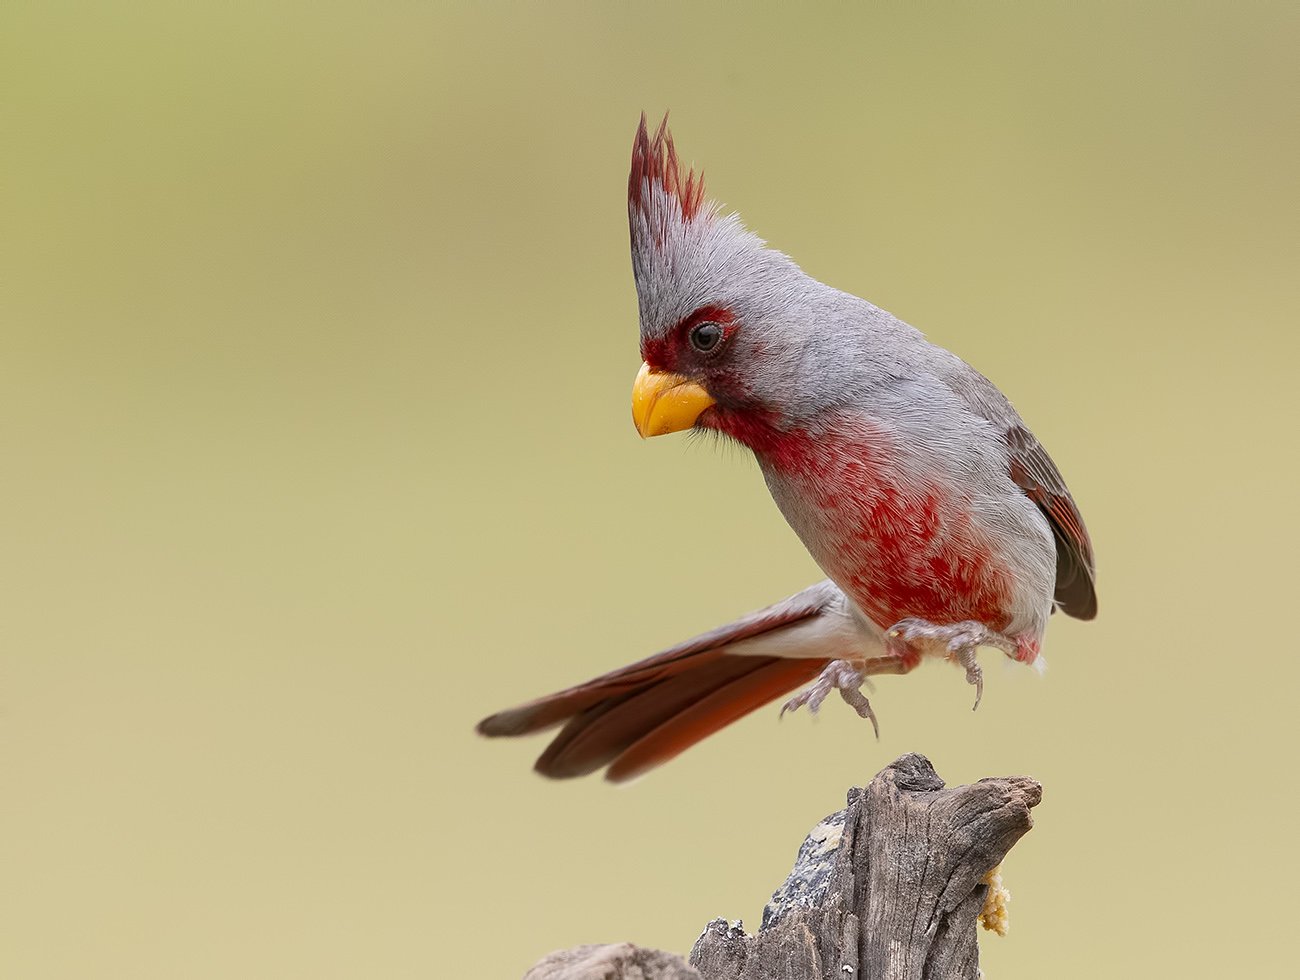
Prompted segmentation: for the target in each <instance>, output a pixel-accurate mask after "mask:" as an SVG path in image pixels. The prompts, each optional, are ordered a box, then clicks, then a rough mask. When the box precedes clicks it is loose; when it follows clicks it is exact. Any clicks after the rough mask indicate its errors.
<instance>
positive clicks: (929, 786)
mask: <svg viewBox="0 0 1300 980" xmlns="http://www.w3.org/2000/svg"><path fill="white" fill-rule="evenodd" d="M1041 798H1042V789H1041V787H1040V786H1039V785H1038V783H1036V782H1034V780H1032V779H1029V778H1027V777H1025V776H1008V777H1004V778H1000V779H982V780H980V781H979V782H978V783H975V784H973V785H971V786H958V787H955V788H953V789H945V788H944V785H943V780H941V779H940V778H939V776H938V774H937V773H935V771H934V767H933V766H931V765H930V762H929V760H928V759H926V758H925V757H924V756H921V755H915V754H911V755H905V756H903V757H902V758H900V759H898V760H897V761H895V762H893V763H892V764H891V765H889V766H887V767H886V768H885V769H883V770H881V772H880V773H879V774H878V775H877V776H876V777H875V779H873V780H872V781H871V783H870V784H869V785H867V786H866V787H865V788H854V789H852V790H850V791H849V796H848V806H847V807H846V808H845V809H843V810H840V811H839V812H837V813H833V814H831V815H830V816H829V817H827V818H826V819H825V820H823V821H822V822H821V823H819V824H818V825H817V826H816V827H814V828H813V830H812V832H811V833H810V834H809V835H808V838H807V839H806V840H805V841H804V843H803V846H802V847H801V848H800V849H799V856H798V858H797V859H796V861H795V866H794V870H793V871H791V872H790V876H789V877H788V878H787V879H786V881H785V884H783V885H782V886H781V887H780V888H779V889H777V891H776V893H775V894H774V895H773V896H772V900H771V901H770V902H768V904H767V907H766V908H765V909H764V910H763V921H762V924H761V925H760V926H759V930H758V932H757V933H755V934H754V935H752V936H751V935H749V934H747V933H746V932H745V931H744V929H743V928H742V927H741V925H740V923H736V924H735V925H731V926H729V925H728V924H727V922H726V920H724V919H715V920H713V921H712V922H710V923H709V924H708V925H707V926H705V928H704V932H703V934H702V935H701V936H700V938H699V939H698V940H697V941H696V943H695V948H694V949H693V950H692V951H691V957H690V967H687V966H686V964H685V963H683V962H682V961H681V959H680V958H679V957H675V956H672V954H667V953H660V952H658V951H655V950H642V949H640V948H638V947H634V946H628V945H622V946H595V947H581V948H580V949H578V950H569V951H566V952H564V953H559V954H552V956H550V957H547V958H546V959H545V960H543V961H542V962H541V963H538V964H537V966H535V967H534V968H533V969H532V970H530V971H529V972H528V974H527V975H526V977H525V980H544V978H545V980H688V978H693V977H695V976H698V977H700V978H701V980H813V978H824V980H831V978H834V980H854V978H858V977H868V978H876V977H881V978H888V980H958V978H960V980H975V978H977V977H978V976H979V947H978V945H977V943H976V938H975V929H976V924H977V921H978V920H979V919H980V917H981V913H985V918H986V921H987V919H988V913H987V912H986V910H985V902H986V899H987V898H988V892H989V884H988V881H989V876H990V874H991V873H992V872H993V871H994V869H995V868H996V867H997V866H998V864H999V863H1001V861H1002V858H1003V857H1004V856H1005V855H1006V853H1007V851H1009V850H1010V849H1011V847H1012V845H1013V844H1015V842H1016V841H1017V840H1019V839H1020V838H1021V836H1023V835H1024V833H1025V832H1026V831H1027V830H1029V828H1030V827H1031V826H1033V821H1032V820H1031V818H1030V815H1029V811H1030V808H1031V807H1034V806H1035V805H1037V803H1038V801H1039V800H1040V799H1041ZM990 924H991V925H992V926H996V925H997V923H996V922H994V923H990ZM692 968H693V969H692Z"/></svg>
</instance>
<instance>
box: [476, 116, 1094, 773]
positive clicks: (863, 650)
mask: <svg viewBox="0 0 1300 980" xmlns="http://www.w3.org/2000/svg"><path fill="white" fill-rule="evenodd" d="M628 217H629V220H630V223H631V232H632V268H633V272H634V275H635V278H636V288H637V297H638V300H639V306H640V319H641V354H642V357H643V358H644V361H645V363H644V364H643V365H642V366H641V371H640V373H639V374H638V375H637V378H636V383H635V386H634V387H633V391H632V417H633V420H634V422H635V423H636V427H637V430H638V431H639V432H640V433H641V435H642V436H643V437H648V436H655V435H661V434H663V433H668V432H676V431H679V430H682V429H688V428H691V427H700V428H707V429H712V430H714V431H716V432H719V433H722V434H723V435H725V436H728V437H730V438H732V439H734V440H736V441H737V442H740V443H742V444H743V445H745V446H747V447H748V448H749V449H751V450H752V451H753V453H754V455H755V457H756V458H757V460H758V463H759V466H760V467H761V469H762V472H763V476H764V478H765V479H766V481H767V485H768V488H769V489H770V491H771V493H772V497H773V498H774V499H775V500H776V503H777V506H778V507H779V508H780V510H781V512H782V513H783V514H784V515H785V518H786V520H787V521H788V522H789V523H790V526H791V527H792V528H793V529H794V530H795V532H796V533H797V534H798V535H799V537H800V538H801V539H802V540H803V543H804V544H805V546H807V548H808V550H809V552H810V553H811V554H812V556H813V558H814V559H815V560H816V561H817V563H818V564H819V565H820V566H821V568H822V569H823V570H824V571H825V572H826V574H827V575H828V576H829V580H827V581H824V582H820V583H818V584H817V585H813V586H811V587H810V588H807V589H805V590H804V591H802V592H800V593H798V594H796V595H794V596H791V597H790V598H788V599H786V600H784V601H783V602H780V603H778V604H776V605H775V606H771V607H769V608H768V609H765V610H762V611H760V612H757V613H753V614H752V615H749V616H746V617H744V618H743V619H740V620H738V621H737V622H735V623H732V624H730V625H728V626H723V627H720V628H719V629H716V630H713V631H712V632H709V633H706V634H704V635H702V636H699V637H697V638H695V639H693V640H690V641H688V642H686V643H684V644H682V645H680V646H677V647H674V648H672V649H670V650H667V651H665V652H663V653H660V654H658V655H656V656H653V657H649V658H648V659H646V660H642V661H639V662H638V663H634V664H631V665H629V666H627V667H623V668H620V669H619V670H615V671H613V672H611V673H608V674H605V675H603V676H601V677H597V678H595V679H594V680H591V681H588V682H587V683H585V684H580V685H578V686H577V687H573V688H569V689H568V690H564V691H560V692H558V693H556V694H552V695H549V696H547V697H543V698H539V699H538V700H536V701H531V702H529V703H527V704H524V705H521V706H519V707H517V708H512V709H509V710H507V711H502V712H499V713H497V714H495V715H492V716H491V717H489V718H486V719H484V720H483V721H482V722H480V723H479V726H478V730H479V731H480V732H481V733H483V734H485V735H524V734H528V733H530V732H535V731H540V730H542V729H545V728H548V727H551V726H553V725H557V724H560V723H565V724H564V728H563V729H562V730H561V731H560V732H559V733H558V734H557V735H556V736H555V738H554V739H553V740H552V742H551V743H550V745H549V746H548V747H547V749H546V751H545V752H544V753H543V754H542V756H541V757H540V758H539V759H538V760H537V765H536V768H537V771H538V772H540V773H542V774H543V775H546V776H551V777H567V776H578V775H583V774H585V773H589V772H593V771H595V770H597V769H599V768H601V767H602V766H606V765H608V767H609V769H608V772H607V774H606V776H607V778H609V779H611V780H615V781H617V780H623V779H627V778H630V777H632V776H635V775H637V774H639V773H642V772H645V771H646V770H647V769H650V768H652V767H653V766H656V765H658V764H660V763H662V762H664V761H666V760H667V759H670V758H672V757H673V756H675V755H677V754H678V753H679V752H681V751H683V750H684V749H686V748H688V747H689V746H691V745H693V744H694V743H696V742H697V741H699V740H700V739H702V738H704V737H705V736H707V735H709V734H711V733H712V732H715V731H717V730H718V729H719V728H722V727H723V726H725V725H727V724H729V723H731V722H732V721H735V720H736V719H737V718H740V717H741V716H742V715H745V714H747V713H749V712H750V711H753V710H754V709H755V708H758V707H760V706H761V705H764V704H766V703H768V702H770V701H772V700H774V699H776V698H778V697H780V696H781V695H782V694H785V693H787V692H788V691H790V690H792V689H793V688H795V687H797V686H799V685H800V684H805V683H807V682H809V681H811V682H812V684H811V686H809V687H808V688H807V689H806V690H804V691H803V692H802V693H801V694H798V695H796V696H795V697H793V698H791V699H790V700H789V701H787V703H786V708H788V709H792V708H798V707H800V706H802V705H807V706H808V707H809V709H810V710H816V708H817V707H818V706H819V705H820V704H821V702H822V701H823V700H824V699H825V697H826V696H827V694H828V693H829V692H830V691H832V690H839V691H840V693H841V695H842V696H843V697H844V699H845V700H846V701H847V702H849V703H850V704H851V705H853V706H854V707H855V708H856V709H857V710H858V712H859V713H860V714H862V715H863V716H864V717H867V718H870V719H871V721H872V723H873V725H874V724H875V717H874V715H873V713H872V710H871V706H870V704H869V702H868V701H867V699H866V697H865V696H864V695H863V694H862V693H861V690H860V688H861V686H862V684H863V681H864V680H865V678H866V677H867V676H868V675H872V674H883V673H896V674H901V673H906V672H907V671H909V670H911V669H912V668H913V667H915V666H916V664H917V663H918V662H919V661H920V660H921V658H922V657H923V656H925V655H927V654H933V655H936V656H940V657H943V658H946V659H948V660H951V661H954V662H956V663H958V664H960V665H961V666H963V667H964V668H965V672H966V678H967V680H968V681H969V682H970V683H972V684H974V685H976V698H975V704H976V706H978V704H979V698H980V694H981V693H982V688H983V682H982V675H981V670H980V666H979V664H978V663H977V661H976V658H975V651H976V648H977V647H979V646H993V647H997V648H998V649H1000V650H1002V651H1003V652H1004V653H1006V654H1007V655H1008V656H1009V657H1012V658H1013V659H1015V660H1017V661H1020V662H1022V663H1026V664H1030V663H1034V662H1035V661H1036V660H1037V659H1038V657H1039V650H1040V646H1041V644H1042V640H1043V633H1044V630H1045V628H1046V626H1047V620H1048V617H1049V615H1050V614H1051V613H1052V611H1053V610H1054V609H1061V610H1062V611H1064V612H1066V613H1068V614H1069V615H1071V616H1076V617H1078V618H1080V619H1091V618H1092V617H1093V616H1094V615H1096V611H1097V600H1096V593H1095V588H1094V565H1093V555H1092V546H1091V544H1090V542H1089V539H1088V533H1087V531H1086V530H1085V528H1084V524H1083V519H1082V517H1081V516H1080V515H1079V511H1078V508H1077V507H1076V506H1075V504H1074V501H1073V499H1072V498H1071V496H1070V492H1069V490H1068V489H1067V488H1066V485H1065V482H1064V480H1062V478H1061V475H1060V473H1059V472H1058V470H1057V468H1056V466H1055V464H1053V462H1052V460H1051V458H1050V457H1048V455H1047V452H1046V451H1045V450H1044V449H1043V447H1042V445H1041V444H1040V443H1039V442H1038V440H1037V439H1036V438H1035V437H1034V435H1033V433H1031V432H1030V431H1029V429H1028V428H1027V427H1026V426H1025V424H1024V423H1023V422H1022V421H1021V419H1020V416H1019V415H1018V414H1016V410H1015V409H1014V408H1012V406H1011V404H1010V402H1008V401H1007V399H1006V398H1005V397H1004V396H1003V395H1002V393H1001V392H1000V391H998V389H997V388H996V387H994V386H993V384H992V383H991V382H990V381H988V380H987V379H986V378H985V377H984V376H983V375H981V374H980V373H979V372H977V371H975V370H974V369H973V368H971V367H970V366H969V365H967V364H966V363H965V362H964V361H962V360H961V359H959V358H958V357H956V356H955V355H953V354H951V353H949V352H948V351H946V350H944V349H942V348H940V347H936V346H935V345H934V344H931V343H929V342H928V341H927V340H926V339H925V338H924V337H923V336H922V335H921V333H920V332H919V331H917V330H915V329H914V328H912V327H910V326H908V325H907V324H905V323H903V322H902V321H901V320H899V319H897V318H896V317H894V316H891V315H890V314H889V313H886V312H885V311H883V310H881V309H878V308H877V307H875V306H873V305H871V304H870V303H868V302H866V301H865V300H862V299H859V298H858V297H856V296H851V295H849V294H848V293H843V292H840V291H839V290H837V289H832V288H831V287H829V286H826V285H823V284H822V283H820V282H818V281H817V280H815V279H813V278H811V277H810V276H808V275H806V274H805V273H804V272H803V271H802V270H801V269H799V267H798V266H797V265H795V263H794V262H793V261H791V259H789V258H788V257H787V256H785V255H783V254H782V253H780V252H777V251H775V250H772V249H769V248H767V247H766V246H765V244H764V243H763V242H762V241H761V240H760V239H759V238H757V237H756V236H755V235H753V234H751V233H750V232H748V231H747V230H746V229H745V228H744V227H743V226H742V225H741V223H740V221H739V219H738V218H737V217H736V216H735V215H722V214H721V213H720V212H719V210H718V207H717V206H716V205H715V204H713V203H712V202H709V201H706V199H705V197H704V185H703V179H702V177H701V179H696V177H695V174H694V171H690V172H689V173H687V174H686V176H685V177H684V178H683V176H682V172H681V168H680V166H679V164H678V160H677V154H676V151H675V149H674V146H673V140H672V136H671V135H670V134H669V132H668V129H667V119H666V118H665V120H664V123H663V124H661V125H660V127H659V129H658V131H657V132H656V133H655V135H654V136H653V137H651V136H650V134H649V132H648V131H647V129H646V122H645V117H644V116H642V118H641V126H640V128H639V129H638V131H637V135H636V141H635V143H634V145H633V149H632V171H631V176H630V177H629V180H628ZM783 710H785V709H783Z"/></svg>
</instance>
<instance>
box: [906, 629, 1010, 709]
mask: <svg viewBox="0 0 1300 980" xmlns="http://www.w3.org/2000/svg"><path fill="white" fill-rule="evenodd" d="M886 641H887V642H888V643H889V644H890V645H891V648H895V649H897V650H898V651H900V653H902V654H904V655H906V654H911V655H913V656H914V655H915V652H914V651H915V648H916V645H917V644H920V643H935V644H943V645H944V646H945V647H947V649H948V653H947V656H948V659H949V660H955V661H957V663H959V664H961V665H962V666H963V667H965V668H966V683H968V684H974V685H975V705H974V707H972V708H971V710H972V711H974V710H975V708H978V707H979V706H980V699H981V698H982V697H984V670H983V668H981V667H980V665H979V661H978V660H976V659H975V651H976V650H977V649H978V648H979V647H982V646H989V647H997V648H998V649H999V650H1001V651H1002V652H1003V653H1005V654H1006V655H1007V656H1008V657H1012V658H1015V657H1016V655H1017V652H1018V650H1019V644H1017V643H1016V641H1015V640H1013V639H1011V637H1009V636H1007V635H1006V634H1004V633H999V632H997V631H996V630H991V629H989V628H988V627H987V626H985V625H984V624H983V623H977V622H975V621H974V620H973V619H968V620H965V621H963V622H960V623H949V624H947V625H944V626H939V625H936V624H934V623H931V622H927V621H926V620H924V619H903V620H900V621H899V622H897V623H895V624H894V625H893V626H892V627H891V628H890V629H889V630H888V631H887V633H886Z"/></svg>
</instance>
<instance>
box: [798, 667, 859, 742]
mask: <svg viewBox="0 0 1300 980" xmlns="http://www.w3.org/2000/svg"><path fill="white" fill-rule="evenodd" d="M866 666H867V665H866V664H865V663H864V662H862V661H852V660H832V661H831V662H830V663H828V664H827V665H826V669H825V670H823V671H822V672H821V674H819V675H818V677H817V679H816V680H815V681H813V682H812V684H811V686H809V687H808V689H807V690H805V691H800V692H799V693H798V694H796V695H795V696H794V697H792V698H791V699H790V700H789V701H787V702H786V703H785V704H784V705H783V706H782V707H781V714H782V715H784V714H785V713H786V712H787V711H798V710H799V709H800V708H802V707H803V706H804V705H807V706H808V710H809V711H811V712H813V713H814V714H815V713H816V712H817V709H818V708H820V707H821V706H822V702H823V701H825V700H826V696H827V695H828V694H830V693H831V691H839V692H840V697H842V698H843V699H844V701H845V703H846V704H848V705H849V706H850V707H851V708H852V709H853V710H854V711H856V712H857V713H858V715H859V716H860V717H862V718H865V719H867V721H869V722H871V727H872V729H873V730H874V731H875V733H876V738H880V724H879V722H877V721H876V713H875V712H874V711H873V710H871V702H870V701H868V700H867V696H866V695H865V694H863V693H862V685H863V684H865V683H866V681H867V674H866V671H865V670H864V668H865V667H866Z"/></svg>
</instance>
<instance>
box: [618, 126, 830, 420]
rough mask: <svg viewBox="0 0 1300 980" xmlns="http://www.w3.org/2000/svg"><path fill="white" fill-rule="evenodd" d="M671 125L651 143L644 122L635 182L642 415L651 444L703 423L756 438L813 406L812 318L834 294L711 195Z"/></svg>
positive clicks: (638, 413) (632, 203) (638, 405)
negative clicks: (680, 152) (686, 166)
mask: <svg viewBox="0 0 1300 980" xmlns="http://www.w3.org/2000/svg"><path fill="white" fill-rule="evenodd" d="M667 123H668V120H667V117H665V118H664V121H663V123H661V124H660V126H659V128H658V130H657V131H656V132H655V133H654V135H653V136H652V135H651V134H650V132H649V130H648V129H647V128H646V120H645V116H644V115H642V117H641V125H640V128H639V129H638V130H637V134H636V141H635V143H634V144H633V147H632V170H631V174H630V176H629V178H628V219H629V223H630V225H631V232H632V270H633V274H634V275H635V278H636V289H637V299H638V303H639V307H640V315H641V356H642V358H643V360H644V363H643V364H642V365H641V370H640V373H639V374H638V375H637V379H636V384H635V386H634V387H633V390H632V419H633V421H634V422H635V423H636V427H637V431H638V432H640V433H641V435H642V437H649V436H656V435H663V434H665V433H668V432H677V431H680V430H682V429H689V428H692V427H694V426H700V427H705V428H712V429H717V430H719V431H722V432H724V433H727V434H729V435H732V436H736V437H737V438H741V439H742V441H746V442H749V441H750V440H749V439H747V438H746V437H745V433H746V432H749V431H751V430H752V429H753V427H754V426H755V425H758V424H760V423H761V424H762V425H763V426H770V425H774V426H777V427H778V428H780V427H785V426H788V425H790V424H793V422H795V421H797V420H798V418H799V416H800V414H801V411H802V410H803V409H804V408H805V407H806V406H807V405H808V404H809V400H808V398H807V397H806V396H807V394H808V392H807V390H806V388H807V378H808V377H809V375H810V374H811V375H813V376H816V374H817V372H816V371H810V368H813V367H814V365H812V364H811V363H810V360H814V359H817V357H818V354H817V350H818V347H819V345H818V344H817V343H815V342H810V341H815V338H812V337H810V333H811V331H812V330H813V329H814V326H815V323H816V321H817V317H816V316H815V315H814V312H813V311H814V308H815V306H816V304H817V303H819V302H822V303H823V304H824V302H825V294H826V293H827V292H833V291H830V290H828V289H827V287H825V286H822V285H821V283H818V282H816V281H815V280H813V279H811V278H810V277H808V276H806V275H805V274H804V273H803V272H802V271H800V269H799V268H798V266H796V265H795V264H794V262H792V261H791V260H790V259H789V258H788V257H787V256H785V255H783V254H781V253H780V252H777V251H775V250H773V249H769V248H767V247H765V245H764V243H763V241H762V240H761V239H759V238H758V237H757V236H756V235H753V234H752V233H750V232H749V231H747V230H746V229H745V228H744V227H743V226H742V225H741V223H740V219H739V218H738V217H737V216H736V215H734V214H728V215H724V214H722V213H721V211H720V209H719V207H718V206H717V205H716V204H715V203H713V202H712V201H710V200H708V199H706V198H705V196H704V178H703V174H702V173H701V174H700V175H699V176H698V177H697V176H696V174H695V172H694V170H690V171H688V172H686V173H685V175H683V172H682V168H681V165H680V163H679V162H678V159H677V151H676V148H675V147H674V145H673V138H672V135H671V134H670V133H669V132H668V125H667ZM841 295H842V294H841Z"/></svg>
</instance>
